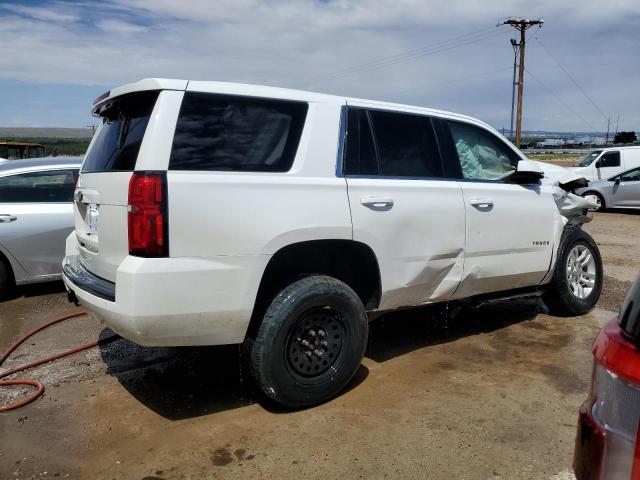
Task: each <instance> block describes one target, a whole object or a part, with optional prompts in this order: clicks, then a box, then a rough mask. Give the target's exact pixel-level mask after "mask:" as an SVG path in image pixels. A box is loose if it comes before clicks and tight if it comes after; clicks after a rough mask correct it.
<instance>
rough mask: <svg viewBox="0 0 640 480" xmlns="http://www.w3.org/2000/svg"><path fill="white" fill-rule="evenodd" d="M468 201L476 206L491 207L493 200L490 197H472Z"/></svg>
mask: <svg viewBox="0 0 640 480" xmlns="http://www.w3.org/2000/svg"><path fill="white" fill-rule="evenodd" d="M469 203H470V204H471V205H473V206H474V207H478V208H489V207H493V200H491V199H490V198H472V199H471V200H469Z"/></svg>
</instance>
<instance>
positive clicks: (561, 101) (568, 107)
mask: <svg viewBox="0 0 640 480" xmlns="http://www.w3.org/2000/svg"><path fill="white" fill-rule="evenodd" d="M524 70H525V72H527V74H529V76H530V77H531V78H533V79H534V80H535V81H536V82H538V83H539V84H540V85H541V86H542V87H543V88H544V89H545V90H546V91H547V92H549V93H550V94H551V95H553V96H554V98H555V99H556V100H558V102H560V103H561V104H563V105H564V106H565V108H566V109H567V110H569V111H570V112H571V113H573V114H574V115H575V116H576V117H578V118H579V119H580V120H582V121H583V122H584V123H586V124H587V125H589V128H591V130H592V131H594V132H596V131H598V129H597V128H596V127H594V126H593V125H591V123H589V122H588V121H587V120H586V119H585V118H584V117H583V116H582V115H580V114H579V113H578V112H576V111H575V110H574V109H573V108H571V105H569V104H568V103H567V102H565V101H564V100H562V99H561V98H560V97H559V96H558V95H556V94H555V93H554V92H553V90H551V89H550V88H549V87H547V86H546V85H545V84H544V83H543V82H542V80H540V79H539V78H538V77H536V76H535V75H534V74H533V73H531V72H530V71H529V70H527V69H526V68H525V69H524Z"/></svg>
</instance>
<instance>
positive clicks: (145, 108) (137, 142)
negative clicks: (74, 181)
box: [75, 90, 183, 282]
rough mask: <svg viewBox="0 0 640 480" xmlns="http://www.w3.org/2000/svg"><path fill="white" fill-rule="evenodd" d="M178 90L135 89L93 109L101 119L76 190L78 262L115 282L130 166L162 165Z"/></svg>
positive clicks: (124, 237) (123, 247) (122, 253)
mask: <svg viewBox="0 0 640 480" xmlns="http://www.w3.org/2000/svg"><path fill="white" fill-rule="evenodd" d="M182 96H183V92H181V91H158V90H149V91H137V92H133V93H128V94H125V95H121V96H119V97H115V98H114V99H113V100H112V101H108V102H106V103H105V104H103V105H101V106H100V108H99V109H98V111H97V112H95V113H96V114H97V115H99V116H100V117H101V118H102V125H101V126H100V127H99V128H98V130H97V131H96V134H95V136H94V138H93V140H92V142H91V145H90V146H89V150H88V151H87V155H86V157H85V160H84V162H83V165H82V169H81V173H80V179H79V181H78V187H77V189H76V192H75V206H76V208H75V231H76V237H77V240H78V247H79V254H80V260H81V263H82V264H83V266H84V267H85V268H86V269H87V270H89V271H91V272H92V273H94V274H95V275H97V276H99V277H102V278H104V279H107V280H109V281H112V282H115V277H116V270H117V268H118V266H119V265H120V263H121V262H122V260H123V259H124V258H125V257H126V256H127V255H128V254H129V245H128V226H127V204H128V190H129V181H130V179H131V176H132V173H133V171H134V170H166V168H167V165H168V161H169V152H170V151H171V141H172V139H173V131H174V129H175V122H176V118H177V114H178V110H179V107H180V101H181V100H182Z"/></svg>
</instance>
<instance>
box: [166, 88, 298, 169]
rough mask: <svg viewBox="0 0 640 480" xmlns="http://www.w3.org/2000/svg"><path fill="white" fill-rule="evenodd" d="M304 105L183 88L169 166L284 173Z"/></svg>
mask: <svg viewBox="0 0 640 480" xmlns="http://www.w3.org/2000/svg"><path fill="white" fill-rule="evenodd" d="M307 108H308V106H307V104H306V103H303V102H292V101H285V100H266V99H260V98H249V97H239V96H231V95H213V94H207V93H186V94H185V96H184V99H183V101H182V106H181V108H180V116H179V117H178V124H177V126H176V132H175V135H174V138H173V148H172V150H171V159H170V162H169V168H170V169H172V170H230V171H250V172H286V171H287V170H289V169H290V168H291V165H292V164H293V159H294V157H295V154H296V151H297V149H298V142H299V141H300V135H301V134H302V128H303V126H304V121H305V118H306V114H307Z"/></svg>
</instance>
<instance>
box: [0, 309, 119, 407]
mask: <svg viewBox="0 0 640 480" xmlns="http://www.w3.org/2000/svg"><path fill="white" fill-rule="evenodd" d="M86 313H87V312H85V311H84V310H80V311H79V312H73V313H68V314H67V315H63V316H61V317H58V318H56V319H55V320H52V321H50V322H48V323H45V324H44V325H41V326H39V327H38V328H36V329H34V330H31V331H30V332H29V333H27V334H26V335H25V336H23V337H22V338H20V339H18V340H17V341H16V342H15V343H14V344H13V345H11V346H9V348H8V349H7V350H6V351H5V352H4V353H2V354H1V355H0V366H2V364H3V363H4V361H5V360H6V359H7V357H8V356H9V355H10V354H11V352H13V351H14V350H15V349H16V348H18V347H19V346H20V345H21V344H22V343H24V341H25V340H27V339H28V338H29V337H31V336H33V335H35V334H36V333H38V332H40V331H41V330H44V329H45V328H49V327H50V326H51V325H55V324H56V323H60V322H62V321H64V320H69V319H71V318H75V317H80V316H82V315H85V314H86ZM118 338H120V337H119V335H111V336H109V337H106V338H103V339H102V340H99V341H98V340H96V341H93V342H89V343H84V344H82V345H78V346H76V347H73V348H70V349H69V350H65V351H64V352H60V353H56V354H54V355H50V356H48V357H45V358H42V359H40V360H36V361H34V362H31V363H27V364H25V365H20V366H19V367H15V368H12V369H11V370H7V371H6V372H2V373H0V386H2V385H31V386H33V387H36V391H35V392H33V393H31V394H30V395H28V396H27V397H25V398H23V399H22V400H18V401H17V402H13V403H9V404H7V405H0V412H7V411H9V410H13V409H15V408H20V407H22V406H24V405H26V404H28V403H31V402H33V401H34V400H35V399H36V398H38V397H39V396H40V395H42V394H43V393H44V385H42V383H40V382H39V381H37V380H32V379H12V380H1V379H3V378H6V377H8V376H10V375H13V374H14V373H18V372H22V371H23V370H28V369H29V368H33V367H37V366H38V365H42V364H44V363H49V362H52V361H53V360H57V359H59V358H63V357H67V356H69V355H73V354H74V353H78V352H81V351H83V350H87V349H89V348H93V347H96V346H97V345H98V344H106V343H109V342H112V341H114V340H116V339H118Z"/></svg>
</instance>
